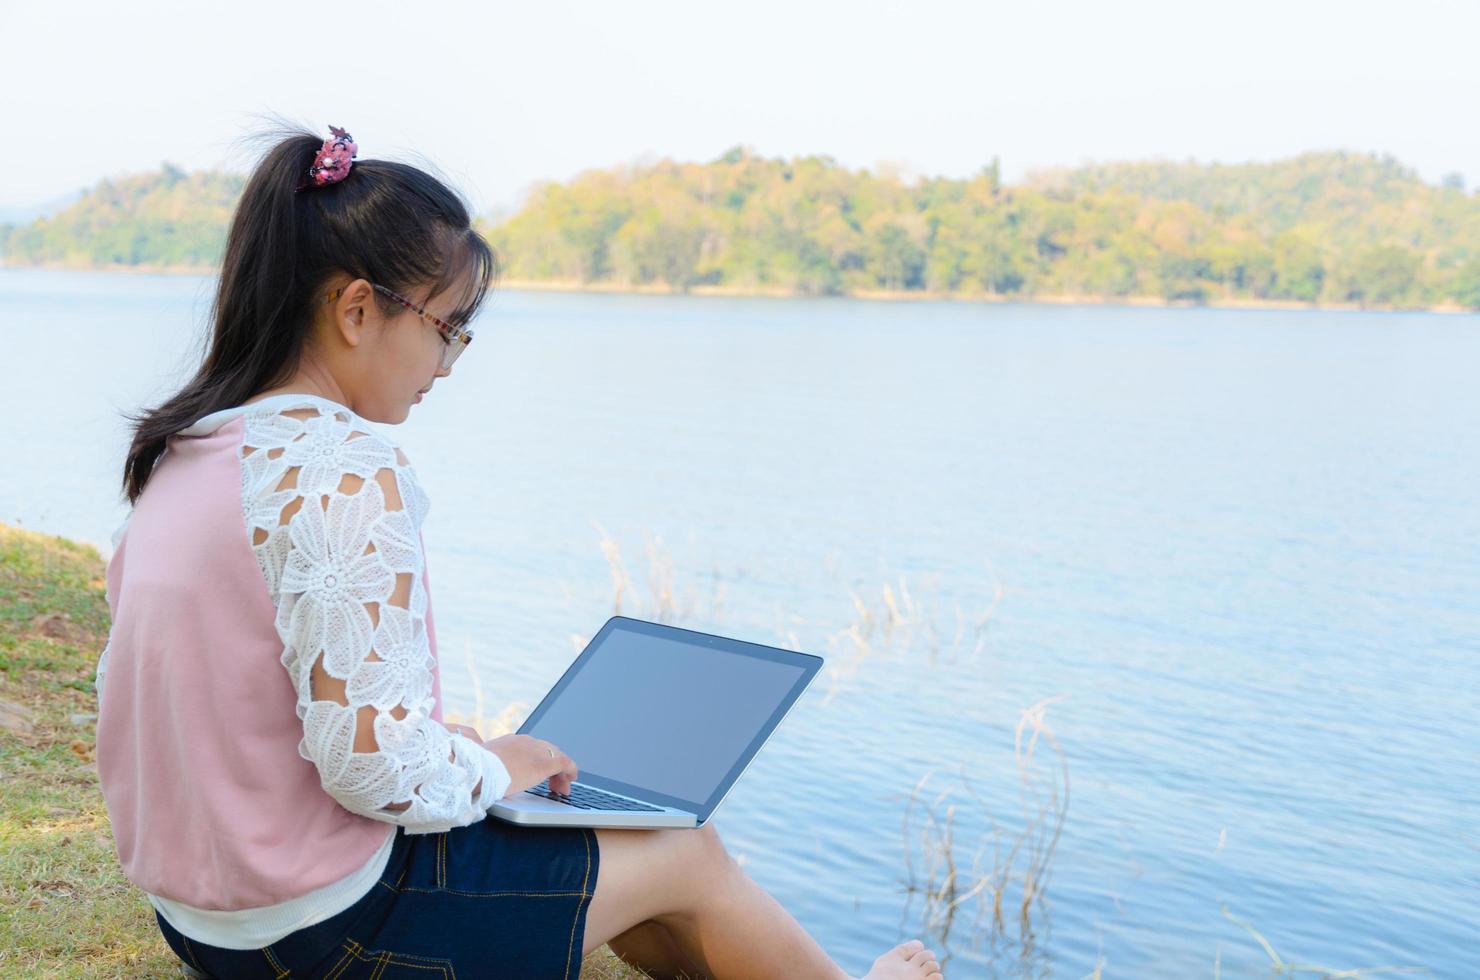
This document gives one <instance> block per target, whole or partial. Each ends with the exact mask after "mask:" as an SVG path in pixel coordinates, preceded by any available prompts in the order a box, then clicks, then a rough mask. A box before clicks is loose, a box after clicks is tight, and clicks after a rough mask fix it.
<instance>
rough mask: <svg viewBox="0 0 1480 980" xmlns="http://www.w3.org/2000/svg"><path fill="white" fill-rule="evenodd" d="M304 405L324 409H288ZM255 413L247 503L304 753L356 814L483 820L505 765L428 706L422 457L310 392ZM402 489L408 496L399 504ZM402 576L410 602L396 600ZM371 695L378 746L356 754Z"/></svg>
mask: <svg viewBox="0 0 1480 980" xmlns="http://www.w3.org/2000/svg"><path fill="white" fill-rule="evenodd" d="M300 409H303V410H307V411H308V412H311V413H313V414H308V415H307V416H306V417H304V418H297V417H294V416H293V415H289V414H283V413H285V412H297V413H298V414H303V412H302V411H300ZM244 418H245V432H244V436H243V440H242V446H241V449H240V453H241V475H242V485H241V493H242V510H243V514H244V515H245V519H246V525H247V531H248V533H249V535H250V536H251V545H252V550H253V552H254V554H255V555H256V556H257V562H258V565H259V566H260V567H261V569H262V574H263V576H264V578H265V579H266V581H267V586H268V590H269V594H270V595H271V596H272V599H273V602H274V604H275V606H276V608H277V616H276V627H277V632H278V635H279V636H280V637H281V638H282V641H283V654H282V664H283V667H284V668H286V669H287V671H288V673H289V675H290V676H291V678H292V680H293V687H294V689H295V690H296V691H297V693H298V703H297V710H298V717H299V718H300V719H301V720H302V721H303V733H304V734H303V740H302V741H301V742H300V744H299V753H300V754H301V755H302V756H303V757H304V758H306V759H308V760H310V761H311V762H313V763H314V764H315V765H316V766H317V767H318V770H319V776H320V781H321V782H322V784H323V787H324V789H325V790H326V791H327V792H328V793H329V794H330V795H332V796H333V797H334V798H335V799H336V800H338V801H339V802H340V803H341V804H342V805H343V806H344V807H345V808H346V809H349V810H351V811H353V812H355V813H360V814H364V815H365V816H368V817H372V818H374V819H377V820H384V821H386V822H389V823H396V824H400V825H402V826H404V827H405V828H406V829H407V831H408V832H412V833H432V832H436V831H442V830H447V829H450V828H452V827H456V826H462V825H464V824H468V823H472V822H474V821H475V820H479V819H481V818H482V817H483V815H484V813H485V812H486V810H487V809H488V807H489V806H491V805H492V804H493V802H494V801H495V800H497V799H498V798H499V797H500V796H502V795H503V793H504V792H505V791H506V790H507V789H508V785H509V775H508V772H507V770H506V769H505V768H504V766H503V763H502V762H501V761H499V759H498V757H497V756H496V755H494V754H493V753H492V752H490V751H489V750H488V749H486V748H484V747H483V746H482V745H481V744H479V743H477V742H475V741H473V740H472V739H469V738H466V737H465V736H463V735H460V734H453V733H452V732H450V731H448V730H447V728H445V727H444V726H443V725H442V724H440V723H439V722H437V721H436V720H435V719H433V718H432V717H431V711H432V709H433V707H434V705H435V700H434V698H433V696H432V668H433V666H434V661H433V659H432V655H431V650H430V646H429V642H428V637H427V631H426V621H425V617H426V611H427V596H426V592H425V587H424V585H423V583H422V569H423V555H422V551H421V538H420V529H421V523H422V520H423V519H424V518H425V516H426V513H427V510H428V508H429V501H428V500H427V497H426V494H425V493H424V492H423V491H422V489H421V487H420V486H419V485H418V484H417V482H416V479H415V475H414V474H413V472H412V470H411V466H410V463H409V462H408V461H407V460H406V459H405V457H404V456H403V455H402V454H401V453H400V451H399V450H398V449H396V448H395V447H394V446H393V445H391V444H390V442H388V441H387V440H386V439H385V438H384V437H382V436H380V435H378V434H376V433H374V432H373V431H372V430H371V429H370V427H369V426H368V425H366V424H364V423H363V422H362V421H361V420H360V419H358V418H357V417H356V416H354V415H353V414H352V413H350V412H349V410H348V409H346V408H343V407H335V406H332V405H329V404H325V403H320V402H305V403H304V404H303V405H302V406H293V407H284V406H282V405H278V406H274V407H272V408H264V409H261V410H258V411H253V410H251V409H248V410H247V411H246V413H245V414H244ZM349 476H353V477H358V478H359V480H358V481H353V480H348V479H347V477H349ZM382 481H384V483H385V484H386V485H387V488H386V489H385V490H382ZM356 482H358V486H354V484H355V483H356ZM346 485H349V487H350V489H348V490H346V489H342V488H343V487H345V486H346ZM391 487H394V489H395V496H397V497H399V502H397V503H390V502H388V501H387V494H388V493H389V490H390V488H391ZM295 504H297V506H296V509H293V511H292V513H291V515H290V516H289V517H287V518H286V519H284V517H283V515H284V513H285V512H286V511H287V510H288V509H289V508H290V507H293V505H295ZM404 578H409V580H410V589H409V598H408V599H407V600H406V602H405V604H404V605H403V604H400V603H398V602H397V601H395V598H396V593H397V583H398V579H403V580H404ZM316 666H317V667H318V668H319V669H320V670H321V671H322V672H323V673H324V674H327V675H328V676H329V677H330V678H333V679H335V680H337V681H342V682H343V685H344V698H343V700H342V701H341V700H333V699H328V698H324V697H316V696H315V693H314V668H315V667H316ZM365 708H371V709H373V713H374V726H373V727H374V736H375V743H376V748H375V750H374V751H371V752H365V751H360V752H357V751H355V748H354V746H355V733H356V727H357V718H358V717H359V714H360V712H361V710H362V709H365ZM480 783H481V786H479V784H480ZM475 787H477V788H478V793H477V796H476V798H475V797H474V795H473V790H474V788H475ZM407 803H409V806H407V807H406V808H405V809H388V807H390V806H392V805H397V804H401V805H404V804H407Z"/></svg>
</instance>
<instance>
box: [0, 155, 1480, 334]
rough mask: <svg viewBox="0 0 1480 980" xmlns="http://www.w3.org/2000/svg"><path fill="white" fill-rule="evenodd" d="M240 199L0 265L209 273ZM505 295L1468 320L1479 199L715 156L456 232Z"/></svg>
mask: <svg viewBox="0 0 1480 980" xmlns="http://www.w3.org/2000/svg"><path fill="white" fill-rule="evenodd" d="M242 185H243V179H242V178H241V177H238V176H233V175H229V174H219V173H195V174H185V173H183V172H182V171H180V170H179V169H178V168H174V167H171V166H169V165H166V166H165V167H164V168H162V169H161V170H160V171H158V172H156V173H153V174H144V175H140V176H135V177H128V178H121V179H119V180H116V181H103V182H102V183H100V184H99V185H98V186H97V187H96V188H94V189H93V190H92V191H90V192H88V194H87V195H86V196H84V197H83V198H82V199H80V200H78V201H76V202H75V203H74V204H72V205H71V206H69V207H67V208H66V209H65V210H63V211H61V212H59V213H57V214H55V215H51V216H49V217H46V218H42V219H39V220H36V221H32V222H31V223H29V224H25V225H22V226H20V227H17V228H14V229H12V230H11V231H10V232H9V234H8V235H7V234H6V233H5V231H4V229H0V255H3V257H4V260H5V261H6V262H7V263H11V264H60V265H71V266H108V265H117V264H122V265H142V266H149V267H191V266H195V267H200V266H207V267H208V266H211V265H213V264H215V263H217V262H219V260H220V255H221V251H222V246H223V244H224V238H225V229H226V226H227V223H228V221H229V218H230V215H231V210H232V207H233V206H234V203H235V200H236V198H237V196H238V195H239V194H240V192H241V187H242ZM478 226H479V228H480V230H482V231H483V232H484V233H485V234H486V235H487V236H488V237H489V239H490V240H491V241H492V242H493V243H494V245H495V246H496V247H497V249H498V250H499V253H500V257H501V260H502V266H503V274H504V278H505V279H510V280H523V281H531V280H533V281H563V282H567V283H572V284H588V285H592V286H599V287H603V288H613V287H614V288H624V287H654V286H656V287H660V288H661V287H663V286H667V287H670V288H673V289H675V290H688V289H693V288H696V287H717V288H722V289H727V290H732V291H738V292H746V291H782V292H796V293H802V294H819V295H820V294H858V293H868V292H874V291H880V290H890V291H895V292H899V293H903V294H905V295H908V294H910V293H918V294H920V295H958V296H984V297H1005V298H1013V299H1025V300H1029V299H1034V298H1065V297H1069V298H1083V299H1093V298H1104V299H1131V298H1160V299H1165V300H1181V301H1190V302H1256V303H1259V302H1264V303H1267V302H1288V303H1338V304H1358V305H1362V306H1381V307H1400V308H1409V307H1411V308H1426V307H1447V308H1470V309H1480V195H1476V194H1469V193H1466V192H1465V190H1464V187H1463V182H1462V181H1460V180H1457V179H1452V180H1447V181H1445V183H1444V184H1442V185H1439V186H1436V185H1431V184H1428V183H1425V182H1424V181H1423V180H1421V179H1420V178H1419V177H1418V176H1417V175H1416V174H1415V173H1414V172H1413V171H1412V170H1411V169H1409V168H1407V167H1404V166H1403V165H1402V164H1401V163H1399V162H1398V161H1396V160H1394V159H1393V158H1391V157H1388V156H1379V155H1374V154H1359V153H1346V152H1328V153H1308V154H1303V155H1301V156H1297V157H1294V158H1291V159H1287V160H1279V161H1274V162H1268V163H1242V164H1199V163H1176V162H1165V161H1156V162H1139V163H1110V164H1101V165H1093V166H1085V167H1078V168H1072V169H1058V170H1046V171H1040V172H1037V173H1034V174H1032V175H1030V176H1029V177H1028V178H1026V179H1025V180H1023V181H1021V182H1019V183H1016V184H1006V183H1004V182H1003V181H1002V180H1001V179H1000V172H999V170H998V167H997V165H996V163H995V162H994V163H993V164H992V165H990V166H987V167H984V168H982V169H981V170H980V171H979V172H978V173H976V174H974V175H973V176H971V177H967V178H961V179H955V178H944V177H938V178H928V179H922V180H916V181H913V182H905V181H902V180H901V179H900V178H899V177H898V176H896V175H894V174H892V173H888V172H885V173H871V172H869V171H868V170H849V169H847V168H844V167H842V166H840V165H838V164H837V163H836V162H835V161H834V160H833V159H832V158H831V157H827V156H808V157H795V158H792V159H780V158H776V159H768V158H764V157H760V156H757V155H755V154H754V153H753V152H751V151H750V150H749V149H748V148H746V147H738V146H737V147H735V148H733V149H731V150H729V151H728V152H726V153H725V154H723V155H722V156H720V157H718V158H717V159H714V160H712V161H709V162H707V163H675V162H673V161H671V160H661V161H658V162H656V163H644V164H640V165H639V164H633V165H625V166H617V167H612V168H605V169H595V170H588V171H586V172H584V173H582V174H580V175H579V176H577V177H575V178H574V179H572V180H570V181H567V182H564V183H557V182H548V183H545V184H541V185H538V186H537V187H536V188H535V189H534V190H533V191H532V192H531V193H530V194H529V195H528V197H527V199H526V201H525V203H524V204H523V206H522V207H521V208H520V209H519V210H518V211H517V212H515V213H512V214H505V213H500V214H499V215H498V216H497V219H496V220H494V219H492V218H484V219H481V220H480V221H479V222H478Z"/></svg>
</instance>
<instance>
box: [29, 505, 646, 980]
mask: <svg viewBox="0 0 1480 980" xmlns="http://www.w3.org/2000/svg"><path fill="white" fill-rule="evenodd" d="M103 574H104V566H103V561H102V559H101V557H100V556H99V555H98V552H97V551H96V549H94V548H92V547H90V546H86V545H80V544H76V543H74V542H71V541H68V540H66V539H64V538H59V537H54V536H49V535H42V534H36V533H34V532H31V531H25V530H21V529H18V528H12V527H9V526H6V525H3V524H0V701H3V702H6V703H7V704H11V705H18V706H20V709H21V711H22V712H23V713H24V714H25V715H26V717H28V718H29V719H30V720H31V721H32V723H33V726H34V727H32V728H31V729H30V730H29V731H25V732H15V731H7V730H0V976H6V977H11V976H17V977H42V976H44V977H60V978H92V977H128V978H130V980H136V978H148V977H170V978H176V977H178V976H179V975H180V974H179V967H178V965H177V963H176V960H175V957H174V954H173V953H172V952H171V951H170V949H169V947H168V946H166V945H165V942H164V939H163V937H162V936H160V934H159V929H158V927H157V926H156V924H155V921H154V914H153V911H152V910H151V909H150V907H149V904H148V902H147V901H146V900H145V899H144V898H143V896H142V895H141V894H140V893H139V892H138V890H137V889H135V888H134V887H133V886H132V885H131V884H130V883H129V882H128V881H127V880H126V879H125V878H124V877H123V874H122V872H121V870H120V869H119V867H118V862H117V858H116V855H115V853H114V848H113V836H112V833H111V831H110V829H109V825H108V814H107V811H106V809H105V808H104V806H103V800H102V795H101V793H100V792H99V790H98V784H97V773H96V770H95V768H94V766H93V745H94V741H93V736H94V726H93V713H94V712H95V711H96V710H97V709H96V702H95V697H94V692H93V684H92V679H93V673H94V669H95V667H96V665H97V657H98V654H99V653H100V652H101V651H102V648H103V644H104V643H105V642H106V639H107V633H108V625H109V620H108V607H107V603H106V600H105V598H104V581H103ZM516 707H517V706H516ZM643 976H645V974H643V973H641V972H639V971H636V970H634V969H632V968H631V967H629V966H627V965H626V964H625V963H623V962H622V961H621V960H619V959H617V958H616V957H615V956H614V955H613V954H612V953H611V951H610V949H609V948H607V947H602V948H601V949H599V950H597V951H595V952H593V953H592V954H591V955H590V956H588V957H586V960H585V962H584V963H583V964H582V969H581V977H582V978H583V980H633V978H640V977H643Z"/></svg>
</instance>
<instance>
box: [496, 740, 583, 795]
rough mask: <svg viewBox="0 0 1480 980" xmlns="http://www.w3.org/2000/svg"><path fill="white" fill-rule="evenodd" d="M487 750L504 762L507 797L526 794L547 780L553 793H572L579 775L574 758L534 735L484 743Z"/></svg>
mask: <svg viewBox="0 0 1480 980" xmlns="http://www.w3.org/2000/svg"><path fill="white" fill-rule="evenodd" d="M483 747H484V748H486V749H488V751H490V752H492V753H493V754H494V755H496V756H498V757H499V758H500V759H501V760H503V763H504V768H505V769H507V770H509V777H510V782H509V792H508V793H506V794H505V795H506V796H513V795H514V794H515V793H520V792H523V791H524V790H527V789H529V788H530V787H531V786H535V785H538V784H539V783H540V782H541V781H542V780H545V779H548V780H549V781H550V789H552V790H554V791H555V792H557V793H561V794H565V793H569V792H570V784H571V780H573V779H575V778H576V776H577V775H579V770H578V769H577V768H576V764H575V763H574V762H572V761H571V758H570V756H568V755H566V754H565V753H564V752H562V751H560V749H558V748H556V747H555V746H554V745H552V744H551V743H549V742H546V741H545V740H544V739H541V738H535V737H534V736H532V735H500V736H499V737H498V738H494V739H489V740H488V741H487V742H484V743H483ZM552 752H553V753H554V755H553V756H552V755H551V753H552Z"/></svg>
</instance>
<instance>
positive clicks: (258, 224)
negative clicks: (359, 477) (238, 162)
mask: <svg viewBox="0 0 1480 980" xmlns="http://www.w3.org/2000/svg"><path fill="white" fill-rule="evenodd" d="M270 138H271V139H272V140H273V142H272V144H271V146H270V148H269V149H268V150H267V152H266V153H264V154H263V155H262V157H261V159H260V160H259V161H258V162H257V164H256V165H255V166H254V167H253V168H252V172H251V175H250V176H249V177H248V178H247V182H246V186H245V188H244V189H243V191H242V196H241V200H240V201H238V202H237V206H236V212H235V213H234V214H233V216H232V219H231V228H230V231H229V232H228V233H227V236H226V251H225V256H224V258H223V260H222V263H221V278H220V282H219V284H218V286H217V288H216V295H215V299H214V301H213V302H212V304H211V313H210V339H209V346H208V349H207V351H206V354H205V358H204V361H203V363H202V364H201V366H200V368H199V370H198V371H197V372H196V374H195V376H194V377H193V378H191V379H190V381H189V382H188V383H187V384H186V385H185V387H184V388H182V389H181V390H180V391H179V393H178V394H176V395H174V396H173V397H171V398H169V399H168V400H166V401H165V402H164V403H163V404H161V405H159V406H158V407H157V408H152V409H147V410H145V411H143V412H142V413H140V414H138V415H128V416H125V417H126V418H128V420H129V421H130V423H131V424H132V426H133V429H134V434H133V442H132V445H130V447H129V451H128V457H127V459H126V461H125V462H124V466H123V491H124V493H125V494H126V495H127V496H128V500H129V503H130V504H132V503H133V502H134V501H135V500H136V499H137V498H138V496H139V494H141V493H143V491H144V485H145V484H146V483H147V482H148V481H149V476H150V474H151V473H152V472H153V470H154V465H155V463H156V462H157V461H158V460H159V457H160V455H161V454H162V453H163V452H164V448H165V442H166V440H167V439H168V437H169V436H171V435H173V434H174V433H176V432H178V431H180V430H181V429H183V428H186V427H187V426H189V425H190V424H191V423H193V422H195V421H196V420H198V419H200V418H201V417H203V416H205V415H209V414H210V413H212V412H215V411H219V410H220V409H223V408H230V407H232V406H235V405H240V404H242V403H243V402H245V401H246V400H247V399H248V398H250V397H251V396H252V395H254V394H256V393H257V392H259V391H264V390H267V389H270V388H273V387H276V386H278V385H280V384H283V383H285V382H287V380H288V379H289V378H291V377H292V376H293V374H294V372H295V371H296V370H297V369H298V363H299V359H300V357H301V356H302V353H303V347H304V342H305V340H306V339H307V338H308V336H309V331H310V328H311V327H312V326H313V321H314V302H313V301H314V297H315V296H317V295H318V294H319V291H320V290H321V289H322V287H323V285H324V284H325V282H327V281H328V280H329V279H330V277H332V276H334V275H337V274H341V273H348V274H349V275H351V276H353V277H355V278H362V279H366V280H369V281H370V282H372V283H376V284H379V285H384V286H385V287H387V288H389V289H390V290H392V291H393V292H398V293H401V294H402V295H405V294H406V293H408V292H410V291H413V290H415V289H417V288H418V287H423V286H426V285H428V284H430V285H431V286H432V291H431V293H430V296H437V295H440V294H441V293H443V292H444V291H445V290H447V289H449V288H451V287H452V286H453V285H454V284H455V283H457V282H458V281H459V280H460V279H463V278H464V276H465V275H466V274H467V273H468V272H470V271H471V273H472V275H471V276H467V280H466V281H467V283H468V285H467V287H466V289H465V293H464V295H463V296H461V297H460V300H459V305H458V306H457V308H456V310H455V312H454V313H453V314H452V315H451V316H449V317H448V319H449V320H451V321H452V322H453V323H455V324H459V325H460V324H463V323H466V322H467V321H469V320H471V319H472V318H473V316H474V314H475V313H477V311H478V307H479V306H480V305H481V304H482V302H483V297H484V295H485V294H486V293H487V291H488V290H489V288H490V286H491V285H492V284H493V283H494V281H495V280H496V279H497V277H498V274H499V265H498V259H497V257H496V255H495V253H494V251H493V249H492V248H491V247H490V246H489V244H488V242H487V241H486V240H485V239H484V238H483V236H482V235H480V234H478V232H477V231H475V230H474V229H473V226H472V221H471V219H470V215H469V208H468V206H467V204H466V203H465V202H464V201H463V200H462V198H461V197H460V196H459V195H458V194H457V193H456V192H454V191H453V190H452V189H451V188H449V187H448V186H447V185H446V184H444V183H443V182H442V181H440V180H438V179H437V178H435V177H433V176H432V175H430V174H428V173H427V172H425V171H423V170H420V169H418V168H416V167H413V166H410V165H409V164H404V163H396V162H393V161H389V160H358V159H357V160H355V161H354V163H353V164H352V166H351V167H350V171H349V173H348V174H347V175H346V176H345V177H344V179H343V180H340V181H338V182H336V183H333V184H328V185H325V186H323V187H315V188H311V189H309V190H305V191H303V192H302V193H297V192H296V188H297V186H298V183H299V181H300V180H301V179H302V178H303V176H304V174H306V173H307V171H308V169H309V167H310V166H312V165H313V162H314V157H315V155H316V154H317V153H318V151H319V148H320V147H321V146H322V145H323V142H324V138H323V137H322V136H315V135H314V134H313V133H311V132H309V131H308V130H306V129H304V128H302V127H300V126H296V125H294V126H286V127H279V128H278V129H277V130H276V131H275V132H273V133H271V134H270ZM374 295H375V296H376V300H377V303H378V304H379V306H380V308H381V310H382V312H383V313H384V314H385V315H387V316H391V315H394V314H395V313H396V312H398V311H399V310H400V309H401V307H399V306H397V305H396V304H395V303H394V301H392V300H390V299H388V298H386V297H384V296H382V295H381V294H380V293H379V292H378V291H377V292H376V293H375V294H374Z"/></svg>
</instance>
